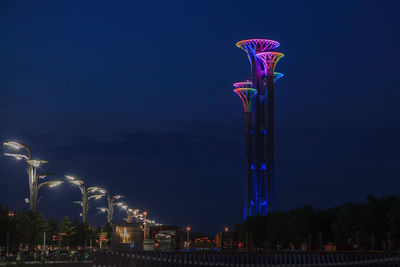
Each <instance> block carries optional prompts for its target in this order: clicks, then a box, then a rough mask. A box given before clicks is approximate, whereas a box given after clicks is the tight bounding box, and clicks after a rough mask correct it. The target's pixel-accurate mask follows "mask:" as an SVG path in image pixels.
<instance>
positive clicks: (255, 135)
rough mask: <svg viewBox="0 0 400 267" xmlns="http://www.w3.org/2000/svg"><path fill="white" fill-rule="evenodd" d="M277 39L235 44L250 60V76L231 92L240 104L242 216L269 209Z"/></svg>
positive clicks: (279, 54) (257, 213) (280, 54)
mask: <svg viewBox="0 0 400 267" xmlns="http://www.w3.org/2000/svg"><path fill="white" fill-rule="evenodd" d="M279 45H280V44H279V42H277V41H273V40H267V39H250V40H243V41H240V42H238V43H237V44H236V46H237V47H239V48H241V49H243V50H244V51H245V52H246V53H247V56H248V58H249V60H250V65H251V78H250V79H249V80H246V81H244V82H238V83H235V84H234V85H233V86H234V87H235V90H234V91H235V93H237V94H238V95H239V97H240V98H241V100H242V102H243V106H244V119H245V144H246V174H245V188H246V189H245V201H244V220H246V218H247V217H248V216H255V215H261V216H263V215H266V214H267V213H268V212H269V211H271V209H272V193H273V192H272V186H273V174H274V84H275V82H276V81H277V80H278V79H279V78H281V77H283V74H281V73H278V72H275V65H276V63H277V62H278V61H279V59H280V58H281V57H283V54H282V53H279V52H274V51H272V50H274V49H276V48H277V47H278V46H279Z"/></svg>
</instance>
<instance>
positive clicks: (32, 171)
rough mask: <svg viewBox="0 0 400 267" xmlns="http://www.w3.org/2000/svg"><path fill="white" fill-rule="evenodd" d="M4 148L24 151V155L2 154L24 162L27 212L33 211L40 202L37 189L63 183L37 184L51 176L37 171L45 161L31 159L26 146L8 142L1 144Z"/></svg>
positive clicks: (55, 181) (29, 150)
mask: <svg viewBox="0 0 400 267" xmlns="http://www.w3.org/2000/svg"><path fill="white" fill-rule="evenodd" d="M3 144H4V146H6V147H7V148H9V149H11V150H21V149H23V150H25V153H4V155H5V156H9V157H13V158H15V159H17V160H24V161H25V162H26V164H27V168H26V172H27V173H28V181H29V210H31V211H34V210H36V207H37V205H38V203H39V201H40V198H38V192H39V189H40V188H42V187H43V186H48V187H50V188H52V187H55V186H58V185H60V184H62V183H63V181H61V180H52V181H48V182H41V183H39V179H40V180H42V179H44V178H46V177H47V176H49V175H53V174H52V173H44V174H39V173H38V171H37V169H38V168H39V167H40V166H41V165H43V164H45V163H48V161H47V160H40V159H33V158H32V151H31V148H30V147H29V146H28V145H25V144H22V143H18V142H15V141H8V142H4V143H3Z"/></svg>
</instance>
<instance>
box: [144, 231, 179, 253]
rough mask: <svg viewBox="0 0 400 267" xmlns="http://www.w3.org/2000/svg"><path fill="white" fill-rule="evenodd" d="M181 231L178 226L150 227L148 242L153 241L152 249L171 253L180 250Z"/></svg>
mask: <svg viewBox="0 0 400 267" xmlns="http://www.w3.org/2000/svg"><path fill="white" fill-rule="evenodd" d="M180 236H181V231H180V229H179V227H178V226H167V225H160V226H150V228H149V240H154V249H155V250H163V251H172V250H175V251H176V250H179V249H180V242H181V240H180Z"/></svg>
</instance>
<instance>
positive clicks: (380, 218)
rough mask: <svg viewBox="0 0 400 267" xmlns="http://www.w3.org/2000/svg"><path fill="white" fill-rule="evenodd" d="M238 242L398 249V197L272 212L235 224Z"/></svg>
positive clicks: (258, 245)
mask: <svg viewBox="0 0 400 267" xmlns="http://www.w3.org/2000/svg"><path fill="white" fill-rule="evenodd" d="M235 231H237V232H238V233H239V241H240V242H241V243H242V244H243V245H244V246H247V247H253V248H260V249H261V248H263V249H265V248H269V249H276V248H281V249H300V248H303V249H304V248H306V249H321V248H322V247H323V246H324V245H326V244H329V243H331V244H333V245H335V246H336V247H338V249H339V248H341V249H356V250H390V249H397V248H400V198H399V197H397V196H386V197H381V198H376V197H374V196H372V195H368V196H367V197H366V199H365V202H362V203H345V204H342V205H340V206H335V207H332V208H330V209H326V210H321V209H317V208H314V207H312V206H304V207H298V208H295V209H291V210H288V211H274V212H271V213H269V214H268V215H267V216H258V217H249V218H248V219H247V220H246V221H245V222H241V223H238V224H236V226H235Z"/></svg>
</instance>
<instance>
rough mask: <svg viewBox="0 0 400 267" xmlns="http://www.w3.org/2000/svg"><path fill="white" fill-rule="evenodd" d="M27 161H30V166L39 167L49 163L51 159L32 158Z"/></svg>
mask: <svg viewBox="0 0 400 267" xmlns="http://www.w3.org/2000/svg"><path fill="white" fill-rule="evenodd" d="M26 162H28V164H29V165H30V166H32V167H35V168H37V167H39V166H40V165H41V164H45V163H48V162H49V161H47V160H39V159H31V160H27V161H26Z"/></svg>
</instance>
